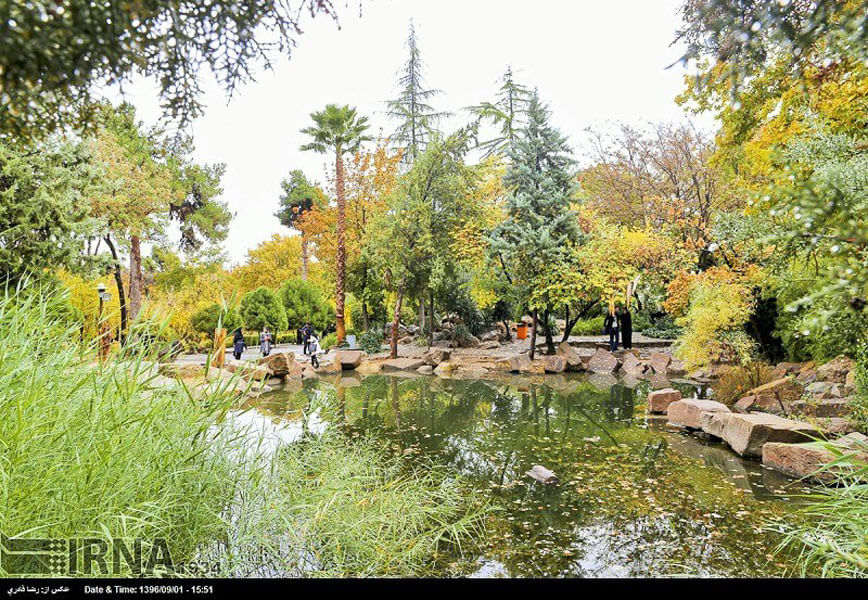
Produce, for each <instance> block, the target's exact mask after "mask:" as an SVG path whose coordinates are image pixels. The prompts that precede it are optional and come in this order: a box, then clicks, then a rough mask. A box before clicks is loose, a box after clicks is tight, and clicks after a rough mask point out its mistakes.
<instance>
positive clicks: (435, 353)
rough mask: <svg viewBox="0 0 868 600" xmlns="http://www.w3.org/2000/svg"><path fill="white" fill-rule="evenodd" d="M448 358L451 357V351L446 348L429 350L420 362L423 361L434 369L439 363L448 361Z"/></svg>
mask: <svg viewBox="0 0 868 600" xmlns="http://www.w3.org/2000/svg"><path fill="white" fill-rule="evenodd" d="M450 356H452V350H448V349H446V348H429V349H428V351H427V352H425V354H423V355H422V360H424V361H425V363H426V364H428V365H430V366H432V367H436V366H437V365H439V364H440V363H442V362H445V361H447V360H449V357H450Z"/></svg>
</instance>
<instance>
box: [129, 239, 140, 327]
mask: <svg viewBox="0 0 868 600" xmlns="http://www.w3.org/2000/svg"><path fill="white" fill-rule="evenodd" d="M141 309H142V241H141V240H140V239H139V236H137V235H133V236H130V321H135V320H136V317H137V316H139V311H140V310H141Z"/></svg>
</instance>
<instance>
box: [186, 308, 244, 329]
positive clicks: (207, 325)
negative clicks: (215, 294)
mask: <svg viewBox="0 0 868 600" xmlns="http://www.w3.org/2000/svg"><path fill="white" fill-rule="evenodd" d="M190 323H191V324H192V325H193V329H194V330H196V331H198V332H199V333H204V334H206V335H208V336H209V337H212V336H213V335H214V330H215V329H217V324H218V323H220V324H221V326H222V327H223V328H224V329H226V330H228V331H234V330H235V329H237V328H238V327H241V315H240V314H238V311H237V310H235V308H233V307H224V306H221V305H220V304H217V303H216V302H215V303H214V304H211V305H210V306H206V307H205V308H200V309H199V310H197V311H196V312H195V313H193V315H192V316H191V317H190Z"/></svg>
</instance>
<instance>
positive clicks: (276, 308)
mask: <svg viewBox="0 0 868 600" xmlns="http://www.w3.org/2000/svg"><path fill="white" fill-rule="evenodd" d="M241 317H242V318H243V319H244V326H245V327H246V328H247V329H253V330H254V331H259V330H261V329H262V328H263V327H268V328H269V329H270V330H271V331H273V332H277V331H286V328H287V324H286V310H285V309H284V308H283V304H282V303H281V302H280V298H278V297H277V294H275V293H274V292H273V291H271V290H270V289H268V288H267V287H265V286H262V287H259V288H257V289H255V290H253V291H252V292H247V293H246V294H244V296H243V297H242V298H241ZM258 343H259V342H258V341H257V344H258Z"/></svg>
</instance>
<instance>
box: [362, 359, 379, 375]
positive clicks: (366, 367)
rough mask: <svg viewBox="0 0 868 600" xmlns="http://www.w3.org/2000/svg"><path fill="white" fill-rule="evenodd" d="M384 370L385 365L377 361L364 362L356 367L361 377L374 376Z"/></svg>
mask: <svg viewBox="0 0 868 600" xmlns="http://www.w3.org/2000/svg"><path fill="white" fill-rule="evenodd" d="M382 370H383V363H381V362H377V361H375V360H363V361H362V364H360V365H359V366H358V367H356V373H358V374H359V375H374V374H375V373H379V372H380V371H382Z"/></svg>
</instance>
